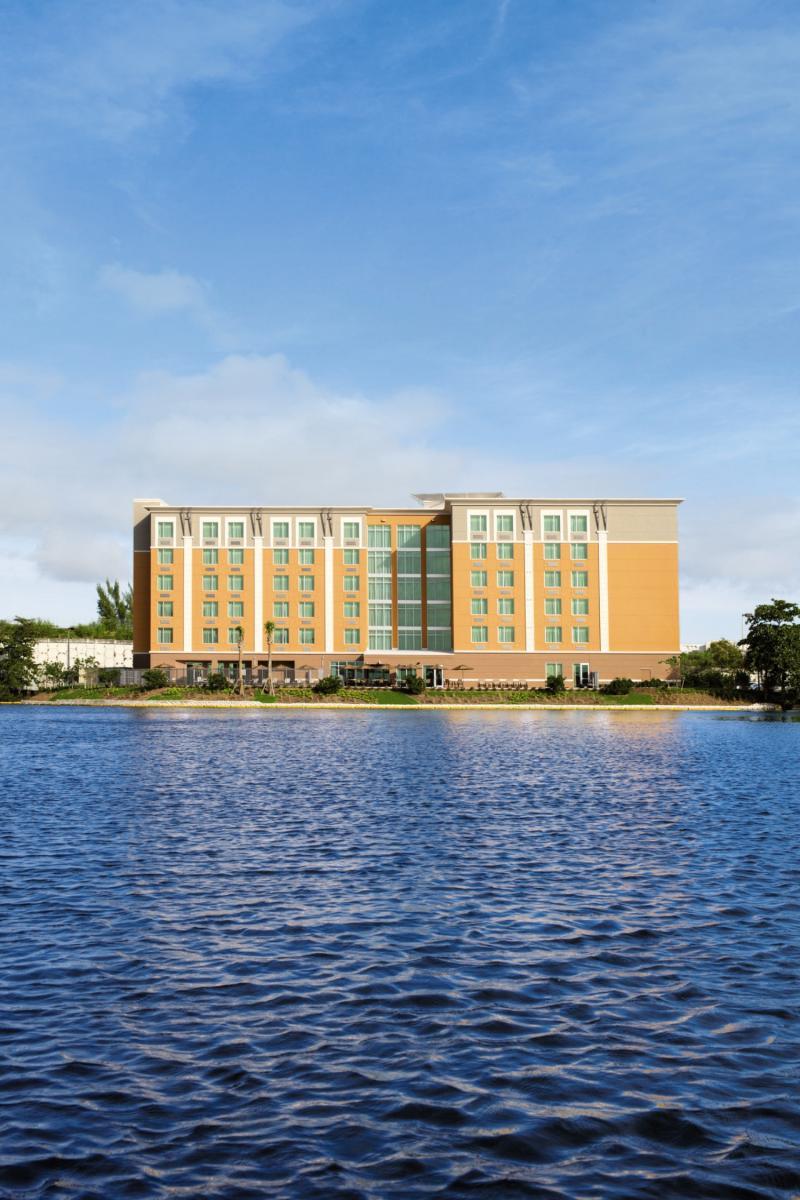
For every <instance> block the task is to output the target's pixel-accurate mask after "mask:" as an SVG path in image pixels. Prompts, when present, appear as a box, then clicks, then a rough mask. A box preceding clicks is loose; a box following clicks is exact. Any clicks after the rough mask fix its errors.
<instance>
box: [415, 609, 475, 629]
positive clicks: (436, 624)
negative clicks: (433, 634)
mask: <svg viewBox="0 0 800 1200" xmlns="http://www.w3.org/2000/svg"><path fill="white" fill-rule="evenodd" d="M485 612H486V609H484V610H483V612H480V613H478V614H477V615H478V616H479V617H480V616H483V613H485ZM427 618H428V629H430V628H431V627H433V628H434V629H449V628H450V605H449V604H429V605H428V609H427Z"/></svg>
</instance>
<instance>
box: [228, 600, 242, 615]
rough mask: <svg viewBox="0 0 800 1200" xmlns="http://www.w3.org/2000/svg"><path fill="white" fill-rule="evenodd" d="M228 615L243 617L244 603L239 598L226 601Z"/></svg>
mask: <svg viewBox="0 0 800 1200" xmlns="http://www.w3.org/2000/svg"><path fill="white" fill-rule="evenodd" d="M228 616H229V617H243V616H244V603H243V602H242V601H241V600H229V601H228Z"/></svg>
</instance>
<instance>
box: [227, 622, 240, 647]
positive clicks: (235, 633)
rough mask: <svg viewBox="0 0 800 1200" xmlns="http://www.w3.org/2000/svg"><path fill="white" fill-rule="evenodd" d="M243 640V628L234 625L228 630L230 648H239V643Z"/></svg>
mask: <svg viewBox="0 0 800 1200" xmlns="http://www.w3.org/2000/svg"><path fill="white" fill-rule="evenodd" d="M242 640H243V638H242V629H241V626H239V625H233V626H232V627H231V628H230V629H229V630H228V645H229V646H238V645H239V642H241V641H242Z"/></svg>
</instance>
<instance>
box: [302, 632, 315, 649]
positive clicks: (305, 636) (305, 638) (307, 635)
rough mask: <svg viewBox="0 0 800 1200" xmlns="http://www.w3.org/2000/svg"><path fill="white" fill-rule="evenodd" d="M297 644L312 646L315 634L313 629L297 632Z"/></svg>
mask: <svg viewBox="0 0 800 1200" xmlns="http://www.w3.org/2000/svg"><path fill="white" fill-rule="evenodd" d="M299 635H300V636H299V639H298V640H299V642H300V645H301V646H313V645H314V642H315V640H316V634H315V633H314V630H313V629H301V630H299Z"/></svg>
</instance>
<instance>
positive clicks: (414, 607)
mask: <svg viewBox="0 0 800 1200" xmlns="http://www.w3.org/2000/svg"><path fill="white" fill-rule="evenodd" d="M397 624H398V625H402V626H403V627H404V628H406V629H421V628H422V605H421V604H398V606H397ZM401 649H403V647H401Z"/></svg>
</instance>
